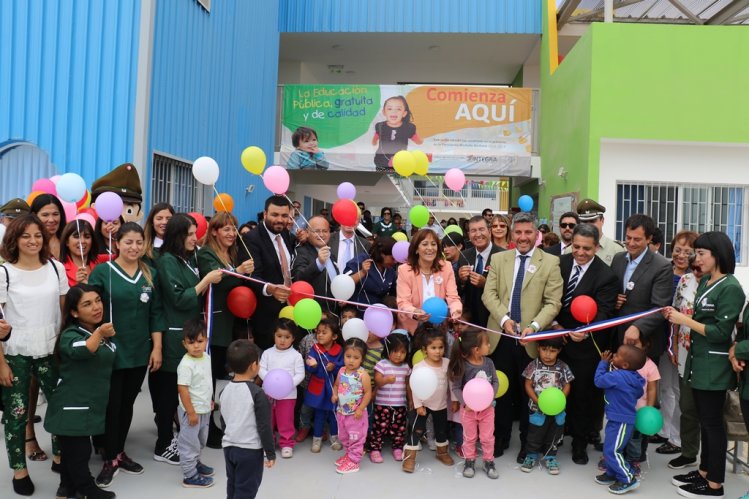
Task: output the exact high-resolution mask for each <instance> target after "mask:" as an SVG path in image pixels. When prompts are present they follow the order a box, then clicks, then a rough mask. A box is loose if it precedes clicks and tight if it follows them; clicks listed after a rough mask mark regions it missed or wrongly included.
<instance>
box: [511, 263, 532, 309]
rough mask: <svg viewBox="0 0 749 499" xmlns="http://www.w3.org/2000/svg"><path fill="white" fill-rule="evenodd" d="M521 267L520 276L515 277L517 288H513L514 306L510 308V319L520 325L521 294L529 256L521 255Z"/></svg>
mask: <svg viewBox="0 0 749 499" xmlns="http://www.w3.org/2000/svg"><path fill="white" fill-rule="evenodd" d="M519 258H520V266H519V267H518V275H517V276H516V277H515V286H513V288H512V305H511V306H510V319H512V320H513V321H515V322H516V323H520V318H521V317H520V294H521V293H522V291H523V278H524V277H525V261H526V260H527V259H528V255H520V257H519Z"/></svg>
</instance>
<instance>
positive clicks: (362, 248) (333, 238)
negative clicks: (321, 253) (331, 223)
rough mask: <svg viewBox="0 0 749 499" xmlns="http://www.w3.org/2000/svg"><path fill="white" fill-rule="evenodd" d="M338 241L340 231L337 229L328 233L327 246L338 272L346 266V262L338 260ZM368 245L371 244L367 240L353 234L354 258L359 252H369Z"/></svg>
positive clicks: (339, 239)
mask: <svg viewBox="0 0 749 499" xmlns="http://www.w3.org/2000/svg"><path fill="white" fill-rule="evenodd" d="M340 243H341V231H340V230H337V231H335V232H334V233H333V234H331V235H330V241H328V246H330V258H332V259H333V263H335V264H336V268H337V269H338V273H339V274H340V273H342V272H343V270H344V269H345V268H346V264H347V263H348V262H339V261H338V246H339V245H340ZM370 246H371V244H369V241H367V240H366V239H364V238H363V237H361V236H359V235H354V258H356V257H357V256H358V255H360V254H361V253H369V248H370Z"/></svg>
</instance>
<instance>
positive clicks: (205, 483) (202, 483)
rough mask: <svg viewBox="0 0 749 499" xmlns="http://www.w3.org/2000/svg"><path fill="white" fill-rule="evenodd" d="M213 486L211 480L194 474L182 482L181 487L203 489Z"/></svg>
mask: <svg viewBox="0 0 749 499" xmlns="http://www.w3.org/2000/svg"><path fill="white" fill-rule="evenodd" d="M212 485H213V478H211V477H209V476H203V475H201V474H200V473H195V476H191V477H190V478H185V479H184V480H182V486H183V487H187V488H196V489H204V488H207V487H210V486H212Z"/></svg>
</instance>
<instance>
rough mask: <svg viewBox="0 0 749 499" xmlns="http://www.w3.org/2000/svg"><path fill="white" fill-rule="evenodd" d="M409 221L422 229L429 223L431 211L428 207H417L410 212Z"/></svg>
mask: <svg viewBox="0 0 749 499" xmlns="http://www.w3.org/2000/svg"><path fill="white" fill-rule="evenodd" d="M408 219H409V220H411V223H412V224H414V226H415V227H418V228H422V227H424V226H426V224H428V223H429V210H427V207H426V206H422V205H417V206H414V207H413V208H411V210H410V211H409V212H408Z"/></svg>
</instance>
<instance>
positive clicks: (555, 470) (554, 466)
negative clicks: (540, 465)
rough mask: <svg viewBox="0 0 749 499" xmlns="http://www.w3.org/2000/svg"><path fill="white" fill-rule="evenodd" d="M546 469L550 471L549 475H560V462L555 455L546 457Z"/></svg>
mask: <svg viewBox="0 0 749 499" xmlns="http://www.w3.org/2000/svg"><path fill="white" fill-rule="evenodd" d="M546 469H547V470H548V471H549V475H558V474H559V463H558V462H557V458H555V457H549V458H546Z"/></svg>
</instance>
